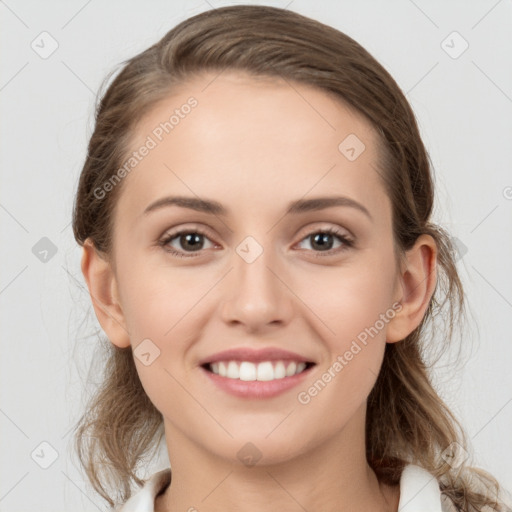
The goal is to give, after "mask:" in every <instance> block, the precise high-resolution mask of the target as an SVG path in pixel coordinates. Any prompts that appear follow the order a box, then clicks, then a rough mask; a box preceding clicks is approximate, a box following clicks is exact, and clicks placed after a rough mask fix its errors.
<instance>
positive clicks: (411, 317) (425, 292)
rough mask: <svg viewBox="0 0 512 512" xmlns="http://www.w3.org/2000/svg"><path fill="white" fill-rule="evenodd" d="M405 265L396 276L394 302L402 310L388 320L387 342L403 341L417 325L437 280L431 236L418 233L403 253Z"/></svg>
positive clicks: (435, 245) (434, 250) (435, 260)
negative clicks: (398, 304) (399, 304)
mask: <svg viewBox="0 0 512 512" xmlns="http://www.w3.org/2000/svg"><path fill="white" fill-rule="evenodd" d="M405 259H406V262H405V265H404V267H405V268H403V269H402V270H401V274H400V275H399V276H398V279H399V283H398V284H399V286H398V292H397V297H396V301H397V302H400V303H401V305H402V309H401V310H400V311H397V313H396V315H395V317H394V318H393V319H392V320H391V321H390V322H389V323H388V326H387V330H386V341H387V342H388V343H396V342H397V341H401V340H403V339H404V338H405V337H406V336H408V335H409V334H410V333H411V332H412V331H414V329H416V327H418V325H419V324H420V322H421V320H422V319H423V316H424V315H425V311H426V310H427V307H428V304H429V302H430V299H431V297H432V294H433V293H434V289H435V287H436V281H437V270H436V266H437V244H436V242H435V240H434V239H433V238H432V236H430V235H420V236H419V237H418V239H417V240H416V243H415V244H414V246H413V247H412V248H411V249H410V250H408V251H407V252H406V254H405Z"/></svg>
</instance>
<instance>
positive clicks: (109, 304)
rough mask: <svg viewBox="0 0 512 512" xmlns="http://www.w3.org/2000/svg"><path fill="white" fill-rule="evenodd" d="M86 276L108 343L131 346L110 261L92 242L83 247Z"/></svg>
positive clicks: (120, 346) (82, 265) (124, 346)
mask: <svg viewBox="0 0 512 512" xmlns="http://www.w3.org/2000/svg"><path fill="white" fill-rule="evenodd" d="M82 249H83V253H82V264H81V268H82V274H83V275H84V278H85V281H86V283H87V288H89V294H90V296H91V301H92V305H93V307H94V312H95V313H96V318H97V319H98V321H99V323H100V325H101V327H102V329H103V330H104V331H105V334H106V335H107V336H108V339H109V340H110V341H111V342H112V343H113V344H114V345H116V346H117V347H119V348H126V347H129V346H130V337H129V333H128V330H127V328H126V322H125V317H124V313H123V310H122V308H121V304H120V302H119V294H118V288H117V280H116V276H115V273H114V270H113V269H112V265H111V264H110V262H109V261H108V259H107V258H106V257H105V256H104V255H102V254H101V253H100V252H99V251H98V250H97V249H96V247H95V246H94V243H93V242H92V240H91V239H90V238H88V239H87V240H86V241H85V242H84V244H83V247H82Z"/></svg>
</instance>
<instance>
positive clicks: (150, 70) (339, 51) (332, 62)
mask: <svg viewBox="0 0 512 512" xmlns="http://www.w3.org/2000/svg"><path fill="white" fill-rule="evenodd" d="M122 64H123V68H122V69H121V71H120V72H119V74H118V75H117V76H116V77H115V79H114V80H113V81H112V83H111V84H110V85H109V87H108V89H107V91H106V93H105V94H104V95H103V97H102V99H101V101H100V102H99V104H98V105H97V108H96V114H95V126H94V131H93V133H92V136H91V138H90V141H89V145H88V152H87V156H86V159H85V163H84V166H83V169H82V172H81V175H80V179H79V183H78V190H77V193H76V197H75V203H74V211H73V232H74V236H75V239H76V241H77V242H78V244H79V245H81V246H83V244H84V242H85V240H86V239H88V238H89V239H91V241H92V242H93V244H94V246H95V248H96V249H97V250H98V251H99V252H100V253H102V254H103V255H105V257H106V258H108V257H109V256H111V254H112V252H111V251H112V233H113V229H114V226H113V211H114V208H115V205H116V201H117V198H118V197H119V194H120V193H121V191H122V188H123V183H120V184H119V185H118V186H116V187H113V189H112V190H111V191H110V192H109V193H108V194H107V195H106V196H105V197H101V198H99V197H97V196H98V194H95V190H97V189H98V188H101V187H102V186H103V185H104V184H105V183H106V182H107V181H108V180H110V179H112V177H113V176H114V174H115V173H116V171H117V170H118V169H119V168H120V167H121V165H122V163H123V162H124V161H126V158H127V155H128V154H129V151H130V144H131V141H132V140H133V136H134V132H135V129H136V127H137V124H138V123H139V122H140V121H141V119H142V118H143V116H144V115H145V114H147V113H148V112H149V111H150V109H152V108H154V107H155V106H156V105H157V104H158V103H159V102H160V101H162V100H164V99H165V98H167V97H168V96H169V95H170V94H171V93H172V92H173V91H174V90H175V89H176V88H177V87H179V86H181V85H184V84H186V83H187V81H188V80H190V79H191V78H193V77H194V76H198V75H200V74H202V73H206V72H213V73H215V74H219V73H221V72H222V71H224V70H226V69H229V70H234V71H238V72H243V73H246V74H248V75H250V76H252V77H255V78H256V77H262V78H270V79H272V78H273V79H279V78H281V79H285V80H287V81H290V82H296V83H300V84H306V85H310V86H313V87H316V88H317V89H319V90H321V91H323V92H325V93H328V94H330V95H334V97H336V98H337V99H339V101H341V102H343V103H344V105H347V106H349V107H352V108H354V109H355V110H356V111H357V112H358V113H360V114H361V115H362V116H363V117H364V118H365V119H366V120H368V121H369V122H370V123H371V125H372V127H373V128H374V129H375V130H376V136H377V140H378V145H379V152H380V153H379V157H380V158H379V160H380V161H379V162H378V168H379V169H380V171H379V174H381V176H382V179H383V182H384V185H385V189H386V193H387V194H388V195H389V197H390V199H391V203H392V222H393V237H394V243H395V247H396V248H397V249H398V253H397V254H398V255H399V256H403V255H404V253H405V251H407V250H408V249H410V248H411V247H412V246H413V245H414V243H415V241H416V240H417V238H418V237H419V236H420V235H422V234H428V235H431V236H432V237H433V238H434V240H435V242H436V244H437V247H438V256H437V266H436V268H437V273H438V278H437V282H436V287H435V290H434V293H433V295H432V298H431V300H430V303H429V306H428V308H427V310H426V313H425V315H424V318H423V319H422V322H421V323H420V325H419V326H418V327H417V328H416V329H415V330H414V331H413V332H412V333H411V334H410V335H409V336H407V337H406V338H405V339H404V340H402V341H400V342H398V343H387V344H386V349H385V353H384V359H383V363H382V368H381V371H380V373H379V375H378V378H377V380H376V383H375V385H374V387H373V389H372V391H371V393H370V395H369V396H368V400H367V413H366V454H367V460H368V463H369V465H370V466H371V467H372V469H373V470H374V471H375V473H376V475H377V477H378V479H379V480H380V481H382V482H384V483H386V484H388V485H395V484H398V483H399V480H400V475H401V471H402V469H403V467H404V466H405V465H406V464H407V463H415V464H418V465H420V466H422V467H424V468H425V469H426V470H428V471H430V472H431V473H432V474H433V475H434V476H435V477H436V478H437V479H438V481H439V482H440V489H441V492H442V494H444V495H446V496H447V497H448V498H449V499H450V500H451V501H452V502H453V503H454V504H455V505H456V507H457V508H458V509H460V510H464V511H466V510H467V511H481V510H485V508H483V507H484V506H486V505H487V506H490V507H491V508H492V510H496V511H501V510H505V509H504V508H502V504H501V503H500V501H499V499H498V491H499V484H498V482H497V481H496V480H495V479H494V478H493V477H492V476H491V475H490V474H488V473H487V472H484V471H483V470H481V469H478V468H475V467H468V466H467V461H464V462H463V463H462V464H461V465H457V467H454V465H450V464H448V463H447V462H445V460H444V458H446V457H444V458H443V457H442V454H443V451H444V450H446V449H447V448H448V447H449V446H450V445H452V443H457V444H456V445H453V446H458V447H460V448H464V449H465V448H468V441H467V438H466V434H465V432H464V430H463V428H462V427H461V425H460V423H459V422H458V421H457V419H456V418H455V416H454V415H453V414H452V412H451V411H450V410H449V408H448V407H447V405H446V404H445V403H444V402H443V400H442V399H441V398H440V396H439V395H438V393H437V392H436V390H435V389H434V387H433V384H432V382H431V379H430V375H429V371H430V366H429V365H428V364H427V361H426V359H427V358H426V355H425V353H426V348H427V344H428V343H427V340H430V338H431V337H432V338H434V335H433V333H434V332H435V333H436V336H435V342H436V343H437V344H439V346H441V347H447V346H448V345H449V344H450V343H451V342H452V340H453V332H454V328H455V327H456V326H457V325H459V324H462V319H463V318H464V316H465V315H464V308H465V299H464V291H463V287H462V284H461V280H460V278H459V276H458V272H457V268H456V252H455V251H456V248H455V246H454V245H453V243H452V242H451V239H450V236H449V234H448V233H447V232H446V231H445V230H444V229H443V228H441V227H440V226H438V225H436V224H434V223H432V222H431V220H430V217H431V213H432V209H433V202H434V182H433V176H432V170H431V167H432V164H431V161H430V157H429V155H428V153H427V151H426V149H425V147H424V144H423V142H422V140H421V137H420V133H419V129H418V126H417V122H416V119H415V116H414V113H413V111H412V109H411V107H410V105H409V104H408V102H407V100H406V98H405V95H404V94H403V92H402V91H401V89H400V88H399V86H398V85H397V83H396V82H395V80H394V79H393V78H392V77H391V75H390V74H389V73H388V72H387V71H386V70H385V69H384V68H383V67H382V65H380V64H379V63H378V62H377V61H376V59H375V58H374V57H372V55H371V54H370V53H369V52H368V51H366V50H365V49H364V48H363V47H362V46H361V45H359V44H358V43H357V42H356V41H355V40H353V39H352V38H350V37H349V36H347V35H346V34H344V33H342V32H340V31H338V30H336V29H334V28H333V27H330V26H328V25H324V24H322V23H320V22H318V21H315V20H312V19H310V18H307V17H305V16H302V15H300V14H298V13H294V12H291V11H288V10H285V9H280V8H275V7H269V6H255V5H238V6H230V7H223V8H218V9H213V10H209V11H207V12H204V13H202V14H199V15H196V16H193V17H191V18H189V19H186V20H185V21H183V22H181V23H180V24H179V25H177V26H176V27H175V28H173V29H172V30H170V31H169V32H168V33H167V34H166V35H165V36H164V37H163V38H162V39H161V40H160V41H158V42H157V43H156V44H154V45H152V46H151V47H149V48H148V49H146V50H145V51H142V52H141V53H140V54H138V55H136V56H135V57H133V58H131V59H128V60H126V61H124V62H123V63H122ZM107 78H108V79H110V76H109V77H107ZM436 317H442V318H443V319H444V323H443V330H442V332H441V333H438V330H437V329H436V330H434V329H432V333H431V336H427V334H428V333H427V330H428V328H429V326H430V327H432V326H433V325H434V323H433V320H434V318H436ZM100 341H102V349H103V350H104V351H105V356H106V359H105V364H104V368H103V381H102V382H101V384H100V385H99V387H98V388H97V390H96V391H95V393H94V394H93V396H92V397H91V399H90V401H89V403H88V404H87V408H86V412H85V413H84V414H83V415H82V417H81V418H80V420H79V422H78V423H77V427H76V428H75V435H74V441H75V448H76V450H77V453H78V456H79V460H80V463H81V465H82V467H83V468H84V470H85V472H86V474H87V477H88V479H89V481H90V482H91V484H92V485H93V487H94V489H95V490H96V491H97V492H98V493H99V494H100V495H101V496H102V497H103V498H104V499H105V500H106V501H107V502H108V503H109V505H111V506H112V507H114V506H115V500H114V496H115V494H116V493H118V501H121V502H124V501H125V500H126V499H128V498H129V496H130V495H131V492H130V487H131V486H130V484H131V482H132V481H133V482H135V483H136V484H137V485H139V486H140V485H142V484H143V480H141V479H140V478H139V477H138V476H137V474H136V473H137V467H138V465H139V464H140V462H141V461H142V460H143V458H144V457H146V456H147V455H148V454H150V452H151V450H152V449H153V448H155V447H157V446H158V445H159V443H160V441H161V439H162V436H163V429H162V425H163V417H162V414H161V413H160V412H159V411H158V410H157V409H156V408H155V407H154V405H153V404H152V402H151V401H150V400H149V398H148V396H147V395H146V393H145V391H144V389H143V387H142V385H141V382H140V380H139V377H138V374H137V371H136V367H135V364H134V361H133V355H132V349H131V347H127V348H122V349H121V348H118V347H116V346H115V345H113V344H112V343H110V342H109V341H108V340H106V339H104V338H103V339H101V338H100ZM429 343H430V342H429ZM468 449H469V448H468ZM452 466H453V467H452ZM475 476H476V477H478V479H479V481H481V482H483V483H484V485H485V487H486V488H487V490H488V491H487V492H484V491H482V492H480V491H479V490H476V489H475V487H474V482H473V480H474V477H475ZM491 487H492V488H493V489H494V491H493V492H489V489H491ZM487 510H488V509H487Z"/></svg>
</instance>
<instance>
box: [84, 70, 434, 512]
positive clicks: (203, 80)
mask: <svg viewBox="0 0 512 512" xmlns="http://www.w3.org/2000/svg"><path fill="white" fill-rule="evenodd" d="M208 84H209V85H208ZM191 95H193V96H194V97H195V98H196V99H197V100H198V102H199V103H198V106H197V107H196V108H195V109H194V110H192V112H191V113H190V114H189V115H188V116H186V117H185V118H184V119H181V120H180V124H179V125H178V126H176V127H175V128H174V130H173V131H172V132H171V133H170V134H169V135H167V136H166V137H165V138H164V139H163V140H162V142H160V143H159V144H158V146H157V147H156V148H154V149H153V150H151V151H150V153H149V154H148V155H147V156H146V157H145V158H144V159H143V160H142V161H141V162H140V163H138V165H137V167H136V169H134V170H133V171H132V172H131V173H130V174H129V175H128V176H127V177H126V178H124V181H123V183H122V192H121V194H120V197H119V200H118V203H117V205H116V209H115V217H114V226H115V228H114V245H113V253H112V254H111V257H110V258H107V257H105V256H104V255H102V254H99V253H98V252H97V251H96V250H95V249H94V247H93V245H92V244H91V243H90V241H87V243H86V244H85V245H84V250H83V259H82V271H83V274H84V277H85V279H86V282H87V285H88V287H89V291H90V294H91V298H92V301H93V305H94V308H95V312H96V315H97V317H98V320H99V322H100V323H101V326H102V328H103V329H104V331H105V333H106V334H107V335H108V337H109V339H110V340H111V342H112V343H114V344H115V345H117V346H118V347H128V346H130V345H132V347H133V349H136V347H137V346H138V345H139V344H140V343H141V341H142V340H144V339H148V338H149V339H150V340H151V341H152V343H154V345H156V346H157V347H158V349H159V350H160V355H159V357H157V358H156V359H155V360H154V361H153V362H152V363H151V364H150V365H148V366H146V365H144V364H142V363H141V361H140V360H139V359H138V358H137V357H135V358H134V360H135V364H136V366H137V371H138V373H139V376H140V379H141V382H142V384H143V386H144V389H145V391H146V393H147V394H148V396H149V398H150V399H151V401H152V402H153V403H154V405H155V406H156V407H157V409H158V410H159V411H161V413H162V414H163V417H164V425H165V435H166V441H167V448H168V453H169V460H170V462H171V466H172V468H173V480H172V483H171V485H170V487H169V488H168V489H167V491H166V492H165V494H163V495H161V496H160V497H159V498H158V499H157V500H156V510H157V511H172V512H174V511H178V510H180V511H183V510H188V509H189V508H190V507H195V508H196V509H197V510H201V512H203V511H211V512H213V511H221V510H222V511H226V510H235V509H236V510H244V511H247V512H251V511H261V510H268V506H269V505H268V504H269V503H272V509H273V510H282V511H290V512H291V511H302V510H304V509H306V510H324V511H335V510H336V511H340V510H346V511H353V512H357V511H368V510H374V511H397V510H398V500H399V489H398V486H396V487H388V486H386V485H384V484H381V483H379V482H378V480H377V478H376V476H375V474H374V472H373V471H372V470H371V468H370V467H369V465H368V464H367V462H366V458H365V438H364V426H365V411H366V401H367V397H368V394H369V393H370V391H371V389H372V387H373V386H374V384H375V380H376V378H377V375H378V372H379V369H380V366H381V364H382V359H383V354H384V349H385V345H386V343H395V342H399V341H400V340H402V339H403V338H404V337H405V336H407V335H408V334H409V333H410V332H411V331H413V330H414V328H416V327H417V326H418V324H419V323H420V321H421V319H422V317H423V315H424V313H425V310H426V308H427V306H428V302H429V299H430V297H431V295H432V293H433V290H434V286H435V280H436V272H435V261H436V255H437V252H436V251H437V249H436V244H435V242H434V240H433V239H432V238H431V237H429V236H427V235H423V236H421V237H420V238H419V239H418V240H417V242H416V245H415V246H414V247H413V248H412V249H411V250H410V251H409V252H407V253H406V259H405V264H404V265H402V266H400V265H398V264H397V260H396V257H395V253H394V249H393V238H392V224H391V203H390V200H389V198H388V196H387V195H386V192H385V189H384V186H383V184H382V182H381V178H380V177H379V174H378V172H377V171H376V168H377V166H378V162H379V154H378V152H377V142H376V141H377V139H376V134H375V132H374V130H373V129H372V127H371V125H370V124H369V123H368V122H367V121H366V120H365V119H364V118H363V117H361V116H360V115H358V114H357V113H356V112H354V111H353V110H351V109H349V108H348V107H347V106H346V105H344V104H343V103H342V102H341V101H339V100H335V99H334V98H333V97H331V96H329V95H327V94H326V93H325V92H323V91H321V90H317V89H315V88H312V87H309V86H305V85H300V84H295V83H294V84H293V87H292V86H291V84H290V83H287V82H284V81H281V80H274V79H272V80H270V79H261V78H258V79H256V78H254V77H250V76H247V75H244V74H241V73H239V72H227V71H225V72H223V73H222V74H221V75H219V76H217V75H212V74H210V75H208V74H206V75H203V76H201V77H196V78H194V80H193V81H190V82H189V83H187V84H184V85H183V86H182V87H181V88H180V89H179V90H175V91H174V92H173V95H172V96H169V97H168V98H167V99H166V100H165V101H164V102H162V103H161V104H159V105H158V106H156V107H155V108H154V109H153V110H152V111H150V112H148V113H147V115H146V116H145V118H144V119H143V120H142V121H141V122H140V123H139V125H138V127H137V130H136V136H135V138H134V149H136V148H138V147H139V146H140V144H141V143H143V141H144V140H145V139H146V137H147V136H148V135H149V134H151V132H152V130H153V129H154V128H155V126H157V125H158V124H159V123H161V122H162V121H163V120H165V119H167V118H168V117H169V112H172V110H174V109H175V108H179V107H180V105H182V104H184V103H185V102H186V101H187V99H188V98H189V97H190V96H191ZM349 134H356V135H357V137H358V138H359V139H360V140H361V141H363V142H364V144H365V146H366V149H365V150H364V151H363V152H362V153H361V155H360V156H359V157H358V158H357V159H356V160H354V161H349V160H348V159H347V158H346V157H345V156H344V155H343V154H341V152H340V151H339V150H338V145H339V144H340V142H341V141H342V140H343V139H345V137H346V136H347V135H349ZM169 195H184V196H189V197H200V198H208V199H213V200H216V201H218V202H220V203H222V204H223V205H224V206H225V207H227V208H229V210H230V214H229V215H227V216H226V217H222V216H217V215H213V214H209V213H203V212H195V211H193V210H189V209H185V208H180V207H178V206H168V207H164V208H161V209H158V210H155V211H153V212H151V213H149V214H146V215H145V214H144V213H143V212H144V210H145V208H146V207H147V206H148V205H149V204H151V203H152V202H154V201H156V200H157V199H160V198H162V197H165V196H169ZM332 195H344V196H348V197H350V198H352V199H354V200H355V201H357V202H358V203H360V204H362V205H364V207H365V208H366V209H367V210H368V212H369V213H370V215H371V219H370V218H368V217H367V216H365V214H364V213H362V212H361V211H359V210H357V209H356V208H351V207H347V206H335V207H330V208H328V209H324V210H321V211H316V212H305V213H300V214H289V215H285V213H284V212H285V209H286V206H287V205H288V203H289V202H291V201H293V200H297V199H302V198H305V199H310V198H313V197H320V196H332ZM330 227H335V228H338V230H339V232H340V233H341V234H342V235H345V236H347V237H350V238H352V239H353V240H354V245H353V247H347V248H345V250H343V251H339V250H338V248H339V247H340V246H342V245H343V243H342V242H341V241H340V240H339V239H338V238H337V237H336V235H333V237H332V238H330V239H328V241H329V240H330V241H331V243H332V244H333V245H332V250H331V251H330V252H331V255H330V256H326V255H325V252H322V249H321V248H320V249H319V248H318V246H315V243H314V239H313V238H314V237H313V236H311V235H314V234H315V233H318V232H320V233H322V230H323V229H326V228H330ZM181 228H187V229H188V228H190V230H191V231H192V232H194V228H196V229H197V228H201V229H202V230H203V231H205V232H206V238H203V239H202V240H203V245H202V247H203V248H202V249H201V250H200V251H199V252H197V251H196V252H194V251H193V249H192V250H191V249H190V247H189V246H186V245H185V246H184V245H183V243H181V244H180V238H179V237H177V238H174V239H173V241H172V242H170V243H169V245H172V248H174V249H175V250H178V251H181V252H182V253H185V254H192V255H193V256H192V257H189V258H186V257H185V258H179V257H175V256H172V255H171V254H170V253H169V252H166V251H165V250H164V248H163V247H161V246H159V245H158V240H159V239H161V238H163V236H164V235H165V234H166V233H169V234H170V233H171V232H176V231H177V230H178V229H181ZM247 236H251V237H253V238H254V239H255V240H256V241H257V243H258V244H259V245H260V246H261V248H262V249H263V253H262V254H261V255H260V256H259V257H258V258H257V259H256V260H255V261H254V262H252V263H248V262H247V261H245V260H244V259H243V258H241V257H240V256H239V255H238V253H237V252H236V249H237V247H238V246H239V244H240V243H241V242H242V241H243V240H244V239H245V238H246V237H247ZM182 242H183V239H182ZM327 249H328V248H327ZM187 250H188V252H187ZM337 251H338V252H337ZM198 254H199V255H198ZM194 255H195V256H194ZM315 255H320V256H319V257H315ZM395 302H399V303H401V306H402V307H401V310H400V312H398V313H396V314H395V316H394V318H393V319H392V320H390V321H388V322H387V323H386V324H385V327H384V328H383V329H381V330H380V331H379V333H378V335H376V336H374V337H373V338H372V339H371V341H370V342H369V343H368V344H367V345H366V346H365V347H364V349H363V350H361V351H360V352H359V353H358V354H357V355H356V356H354V357H353V359H352V360H351V361H350V362H349V363H348V364H347V365H346V366H345V367H344V368H343V370H342V371H341V372H339V373H338V374H337V375H336V377H335V378H333V379H332V380H331V382H330V383H329V384H328V385H327V386H325V388H324V389H323V390H322V391H321V392H320V393H318V395H317V396H315V397H314V398H312V399H311V401H310V402H309V403H308V404H301V403H299V401H298V400H297V393H298V392H299V391H304V390H307V389H308V388H309V387H310V386H311V385H312V384H313V383H314V382H315V381H316V380H317V379H319V378H320V377H321V375H322V374H323V373H324V372H325V371H326V370H327V369H328V368H329V367H330V366H331V365H332V363H333V362H334V361H335V360H336V358H337V356H338V355H342V354H344V353H345V352H346V351H347V350H348V349H349V348H350V346H351V343H352V341H353V340H354V339H356V337H357V335H358V334H359V333H361V332H362V331H364V329H365V328H368V327H370V326H373V325H374V324H375V322H376V320H378V319H379V315H380V314H382V313H385V312H386V311H389V310H390V308H391V307H392V304H393V303H395ZM242 346H243V347H254V348H259V347H270V346H272V347H279V348H284V349H287V350H291V351H294V352H297V353H299V354H302V355H304V356H307V358H308V359H309V360H311V361H314V362H316V366H315V367H314V368H313V370H312V371H311V373H310V375H309V376H308V377H307V379H306V381H305V382H304V385H302V384H301V385H300V386H299V387H298V388H293V389H291V390H289V391H287V392H285V393H283V394H281V395H279V396H277V397H273V398H269V399H263V400H258V399H243V398H237V397H234V396H231V395H229V394H227V393H225V392H224V391H221V390H219V389H218V388H217V387H216V386H214V385H213V384H212V383H210V381H209V379H208V378H207V377H206V376H205V375H204V374H203V371H202V370H201V369H200V368H199V366H198V363H199V361H200V360H201V359H202V358H204V357H207V356H210V355H212V354H214V353H216V352H218V351H221V350H224V349H227V348H233V347H242ZM247 442H251V443H252V444H253V445H255V446H256V448H257V450H258V453H259V454H260V455H261V458H260V459H259V460H258V462H257V464H256V465H254V466H245V465H244V464H243V463H242V461H240V460H239V459H238V457H237V452H238V451H239V450H240V449H241V448H242V447H243V446H244V445H245V444H246V443H247ZM242 504H243V505H242Z"/></svg>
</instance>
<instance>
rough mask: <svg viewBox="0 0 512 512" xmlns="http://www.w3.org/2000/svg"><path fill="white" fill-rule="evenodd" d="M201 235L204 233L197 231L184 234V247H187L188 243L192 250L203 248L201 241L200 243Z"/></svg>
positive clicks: (182, 237) (182, 238)
mask: <svg viewBox="0 0 512 512" xmlns="http://www.w3.org/2000/svg"><path fill="white" fill-rule="evenodd" d="M201 237H202V235H199V234H197V233H188V234H186V235H182V236H181V241H182V242H183V240H185V243H184V244H182V247H183V248H187V245H188V246H189V248H191V249H192V250H198V249H200V248H201V247H200V246H201V243H200V241H201ZM198 246H199V247H198Z"/></svg>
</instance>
